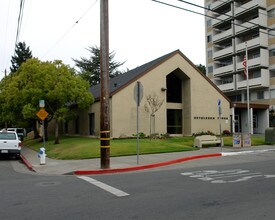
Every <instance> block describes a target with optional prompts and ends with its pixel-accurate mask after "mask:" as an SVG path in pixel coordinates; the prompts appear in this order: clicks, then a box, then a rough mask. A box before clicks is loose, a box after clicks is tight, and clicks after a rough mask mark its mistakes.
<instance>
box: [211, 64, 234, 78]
mask: <svg viewBox="0 0 275 220" xmlns="http://www.w3.org/2000/svg"><path fill="white" fill-rule="evenodd" d="M228 73H233V64H230V65H227V66H223V67H219V68H214V70H213V75H214V76H219V75H223V74H228Z"/></svg>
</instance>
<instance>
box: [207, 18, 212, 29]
mask: <svg viewBox="0 0 275 220" xmlns="http://www.w3.org/2000/svg"><path fill="white" fill-rule="evenodd" d="M211 25H212V20H211V19H210V20H207V21H206V26H207V27H211Z"/></svg>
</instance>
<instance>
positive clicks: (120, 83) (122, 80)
mask: <svg viewBox="0 0 275 220" xmlns="http://www.w3.org/2000/svg"><path fill="white" fill-rule="evenodd" d="M175 54H180V55H181V56H182V57H183V58H184V59H185V60H186V61H187V62H188V63H189V64H190V65H192V66H193V67H194V68H196V69H197V71H198V74H201V75H202V76H203V77H204V78H205V79H206V80H207V81H208V82H209V83H210V84H211V85H212V86H213V87H214V88H215V89H217V90H218V91H219V92H220V93H221V95H222V96H224V97H225V98H226V99H227V100H228V101H229V102H230V100H229V99H228V98H227V97H226V96H225V95H224V94H223V93H222V91H221V90H220V89H219V88H218V87H217V86H216V85H215V84H214V83H213V82H212V81H211V80H210V79H209V78H208V77H207V76H205V75H204V74H203V73H201V72H200V70H199V69H198V68H197V67H196V66H195V65H194V64H193V63H192V62H191V61H190V60H189V59H188V58H187V57H186V56H185V55H184V54H183V53H182V52H181V51H180V50H175V51H173V52H171V53H168V54H166V55H164V56H161V57H159V58H157V59H155V60H152V61H150V62H148V63H145V64H143V65H142V66H139V67H137V68H135V69H132V70H130V71H128V72H126V73H123V74H120V75H118V76H116V77H113V78H111V79H110V90H109V92H110V97H111V96H113V95H114V94H115V93H117V92H118V91H120V90H121V89H123V88H125V87H126V86H127V85H129V84H130V83H132V82H134V81H136V80H137V79H139V78H140V77H142V76H143V75H144V74H146V73H148V72H149V71H150V70H152V69H154V68H156V67H157V66H159V65H160V64H162V63H163V62H165V61H166V60H168V59H170V58H171V57H172V56H174V55H175ZM89 91H90V92H91V93H92V94H93V96H94V99H95V101H98V100H99V98H100V84H98V85H95V86H92V87H90V89H89Z"/></svg>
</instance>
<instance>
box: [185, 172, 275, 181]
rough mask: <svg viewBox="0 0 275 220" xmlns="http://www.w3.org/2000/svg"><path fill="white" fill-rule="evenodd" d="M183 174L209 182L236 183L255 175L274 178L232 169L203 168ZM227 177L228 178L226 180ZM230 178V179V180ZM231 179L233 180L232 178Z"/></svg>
mask: <svg viewBox="0 0 275 220" xmlns="http://www.w3.org/2000/svg"><path fill="white" fill-rule="evenodd" d="M181 175H183V176H189V177H191V178H197V179H199V180H203V181H209V182H211V183H237V182H242V181H247V180H249V179H252V178H255V177H264V178H275V175H263V174H262V173H261V172H257V173H251V172H250V171H249V170H242V169H234V170H225V171H217V170H205V171H195V172H186V173H181ZM226 179H229V180H226ZM230 179H231V180H230ZM232 179H233V180H232Z"/></svg>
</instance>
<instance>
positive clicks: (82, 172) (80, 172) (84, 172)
mask: <svg viewBox="0 0 275 220" xmlns="http://www.w3.org/2000/svg"><path fill="white" fill-rule="evenodd" d="M220 156H222V154H221V153H215V154H204V155H197V156H190V157H184V158H179V159H175V160H169V161H165V162H159V163H153V164H147V165H141V166H132V167H126V168H114V169H101V170H76V171H74V172H73V174H74V175H93V174H108V173H122V172H130V171H138V170H145V169H152V168H156V167H162V166H167V165H171V164H175V163H181V162H185V161H189V160H196V159H201V158H209V157H220Z"/></svg>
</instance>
